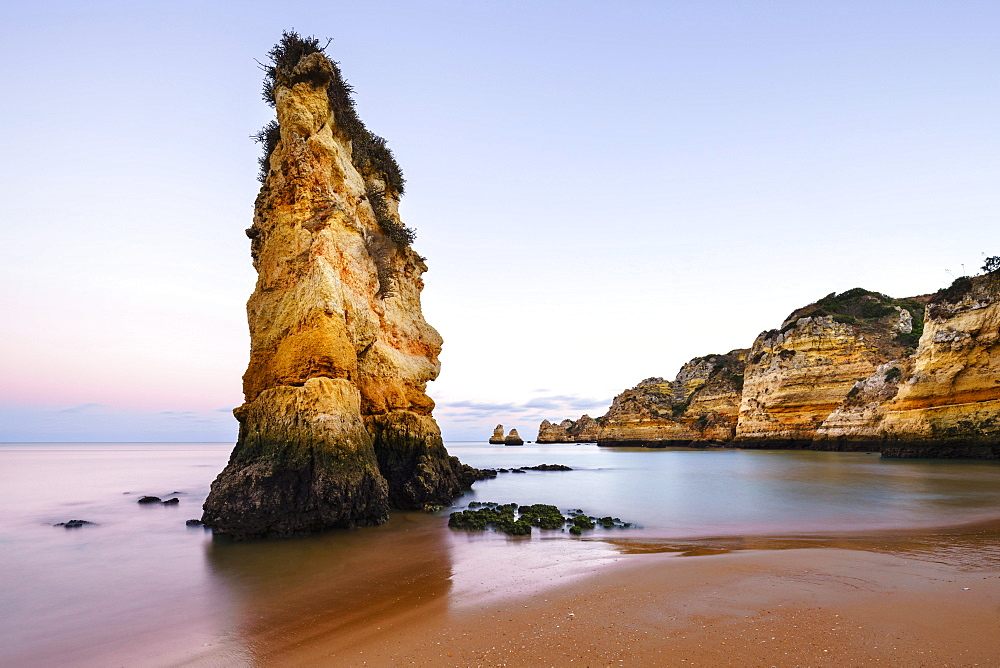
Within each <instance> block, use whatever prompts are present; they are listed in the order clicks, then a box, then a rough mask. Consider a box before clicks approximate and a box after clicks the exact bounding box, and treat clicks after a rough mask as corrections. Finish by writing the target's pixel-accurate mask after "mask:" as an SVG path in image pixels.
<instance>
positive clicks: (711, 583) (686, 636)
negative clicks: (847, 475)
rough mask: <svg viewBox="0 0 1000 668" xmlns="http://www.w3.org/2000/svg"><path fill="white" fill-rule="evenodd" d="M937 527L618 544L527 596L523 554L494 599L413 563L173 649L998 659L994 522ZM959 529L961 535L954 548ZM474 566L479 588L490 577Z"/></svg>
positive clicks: (545, 657)
mask: <svg viewBox="0 0 1000 668" xmlns="http://www.w3.org/2000/svg"><path fill="white" fill-rule="evenodd" d="M417 533H419V532H417ZM946 533H948V532H946ZM950 533H951V534H955V535H951V536H949V537H945V536H939V537H938V538H939V540H938V541H937V546H938V548H939V549H932V548H930V547H928V545H929V544H930V543H932V542H934V541H932V540H931V539H930V538H928V537H927V535H926V534H921V536H923V539H922V540H917V538H918V535H917V534H915V533H914V534H911V533H906V532H903V533H901V534H899V535H896V536H895V538H896V539H897V540H896V541H895V543H893V541H891V540H889V538H890V537H891V535H890V534H883V535H882V536H881V537H879V538H877V540H876V541H873V540H872V539H871V538H870V537H869V538H867V539H863V538H855V539H854V544H853V545H852V546H851V547H852V548H853V549H844V548H842V547H835V546H834V545H837V544H838V543H841V542H842V540H843V539H837V538H834V539H827V542H826V543H822V542H821V540H820V539H819V538H813V539H811V540H812V542H811V543H808V542H807V543H806V544H807V545H809V544H811V545H814V546H813V547H798V546H796V544H795V541H793V540H789V539H782V540H778V539H756V540H755V541H751V543H750V545H749V546H750V547H751V548H753V549H741V550H738V551H733V552H723V553H718V554H711V551H702V552H700V554H702V555H703V556H681V554H682V553H679V552H676V551H675V550H676V549H677V547H676V546H675V545H668V544H657V543H649V542H646V543H640V542H637V541H631V540H625V541H620V543H619V544H618V545H609V544H605V545H609V546H610V547H611V548H612V549H613V550H614V552H608V553H604V552H601V553H596V552H595V553H592V554H591V557H592V558H590V559H588V560H585V561H584V562H583V563H582V564H576V569H575V571H574V574H573V576H572V578H571V579H568V581H566V582H561V581H560V578H559V577H552V576H551V573H549V574H548V575H546V578H545V579H546V581H545V582H544V583H542V584H543V585H544V586H542V587H541V588H540V589H539V591H538V593H535V594H531V593H529V590H530V589H531V587H530V586H528V585H530V584H531V583H532V582H534V583H536V584H539V583H538V578H537V577H536V575H535V574H533V573H532V572H531V571H532V570H533V562H532V561H531V560H530V559H529V560H526V561H525V562H524V565H525V570H524V574H523V578H521V582H520V584H521V585H523V586H521V587H510V591H511V592H513V593H512V594H511V595H509V596H507V597H502V596H501V597H498V596H483V597H482V598H481V599H477V597H476V595H475V592H474V591H469V590H468V588H466V590H464V591H462V592H457V591H456V590H455V588H454V586H453V585H452V586H451V587H450V588H449V586H446V585H445V583H444V582H442V579H441V575H442V574H441V573H437V574H436V575H435V576H434V577H432V578H430V579H425V580H421V579H420V577H418V576H417V571H410V579H409V580H408V581H407V582H399V583H398V586H396V587H394V588H391V589H392V591H391V592H388V591H387V592H386V593H391V596H382V597H380V598H378V600H377V601H375V600H365V599H364V598H363V597H361V596H359V595H357V594H354V596H353V597H351V598H347V599H341V600H339V604H338V605H339V608H340V610H339V612H338V610H336V609H334V608H333V607H331V606H330V604H329V601H327V602H326V603H325V604H323V605H313V606H311V607H310V608H307V609H303V608H297V609H288V608H286V609H285V610H284V611H283V612H280V613H276V612H275V611H274V608H273V606H274V605H276V604H277V603H278V599H280V595H279V596H278V597H277V598H273V599H271V600H268V599H269V597H260V596H254V597H253V608H252V609H250V610H244V611H243V614H244V615H245V617H246V618H247V619H249V618H251V617H253V618H256V620H257V621H258V622H259V623H256V624H255V623H251V622H248V623H247V624H245V625H244V626H243V629H242V638H241V641H240V643H239V644H240V645H241V646H242V648H243V651H242V652H241V653H238V654H234V653H231V652H229V653H227V652H226V651H225V649H224V648H210V647H209V648H203V649H202V651H199V652H196V653H194V654H191V653H188V654H187V655H186V656H184V657H181V656H177V657H176V659H177V663H182V664H194V665H226V664H227V663H228V664H229V665H232V663H234V662H235V663H243V662H248V663H253V664H254V665H283V666H289V665H290V666H307V665H337V666H362V665H369V666H382V665H418V666H432V665H433V666H503V665H507V666H541V665H552V666H565V665H583V666H607V665H613V666H628V665H643V666H645V665H656V666H691V665H711V666H758V665H759V666H814V665H831V666H847V665H852V666H853V665H869V664H871V665H874V664H882V665H902V666H974V665H980V666H991V665H998V664H1000V634H998V633H997V631H998V630H1000V568H997V565H996V560H995V559H994V558H993V556H992V553H993V552H994V551H995V547H996V533H995V531H993V530H992V529H990V530H985V529H982V528H979V529H976V528H973V530H969V529H956V530H952V531H950ZM959 534H960V535H962V536H965V537H966V545H965V547H964V548H963V549H961V550H958V551H957V552H956V550H955V548H954V545H955V544H956V540H957V539H956V535H959ZM416 538H417V534H414V535H413V536H411V538H410V542H408V543H407V544H406V546H405V547H404V550H410V551H411V552H410V553H411V555H416V554H417V553H415V552H413V551H412V550H414V549H418V548H420V547H426V545H423V544H422V543H420V540H417V542H412V541H413V540H414V539H416ZM421 540H422V539H421ZM887 541H888V542H887ZM977 541H978V546H977V544H976V542H977ZM550 542H551V544H552V546H553V547H551V549H550V548H544V549H550V554H549V556H550V557H552V556H553V555H556V556H555V559H556V561H559V560H564V559H565V558H566V557H567V556H569V557H570V558H571V557H572V551H573V549H579V548H582V547H584V544H581V543H579V542H575V543H574V542H573V541H550ZM557 542H558V543H559V544H558V545H556V543H557ZM592 542H594V543H599V542H601V541H592ZM957 542H958V543H959V544H960V543H961V541H960V540H958V541H957ZM418 543H420V544H418ZM538 545H539V542H538V541H537V540H536V547H537V546H538ZM887 545H888V547H887ZM865 547H866V548H867V549H859V548H865ZM484 548H485V553H486V554H490V552H491V550H493V549H494V548H496V549H497V550H499V551H496V552H493V554H494V555H495V554H501V553H502V551H503V550H505V549H506V550H508V551H509V552H511V555H510V556H516V553H517V548H514V549H511V546H509V545H508V547H507V548H504V547H503V542H502V541H495V540H494V541H493V542H491V543H490V542H481V544H480V545H479V546H476V547H474V549H477V550H481V551H482V550H484ZM761 548H764V549H761ZM980 548H982V549H980ZM532 549H535V548H532ZM717 551H719V552H721V551H722V550H721V549H718V550H717ZM684 553H686V554H699V552H698V551H697V550H691V549H687V550H685V552H684ZM419 554H420V556H419V557H418V559H417V560H418V561H422V562H423V563H424V564H425V565H427V564H430V563H437V558H436V555H434V554H432V553H428V552H422V553H419ZM581 554H582V555H586V551H585V550H584V551H582V552H581ZM612 554H613V555H614V556H609V555H612ZM958 554H961V555H962V556H961V558H957V555H958ZM977 554H982V555H984V557H985V558H984V559H981V560H977V558H976V555H977ZM437 556H440V555H437ZM487 561H489V559H487ZM495 563H496V564H497V566H498V567H500V564H499V563H498V562H495ZM564 563H565V562H564ZM536 565H544V564H543V560H539V561H537V563H536ZM481 566H482V564H481ZM508 566H509V564H508ZM482 568H483V569H484V570H483V572H482V573H481V577H482V579H483V586H484V591H485V588H486V587H487V585H488V584H489V582H488V581H489V578H490V574H489V573H488V568H485V567H484V566H483V567H482ZM417 570H418V571H423V570H424V569H417ZM509 575H510V574H509V573H508V574H507V577H508V579H509ZM454 577H455V574H454V573H453V574H452V576H451V579H452V580H453V579H454ZM511 582H513V581H511ZM300 600H301V599H300ZM388 603H391V604H388ZM345 610H349V611H350V614H345V612H344V611H345ZM248 649H249V654H247V653H245V652H246V651H247V650H248Z"/></svg>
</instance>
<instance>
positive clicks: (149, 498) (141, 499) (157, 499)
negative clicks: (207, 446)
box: [136, 496, 163, 503]
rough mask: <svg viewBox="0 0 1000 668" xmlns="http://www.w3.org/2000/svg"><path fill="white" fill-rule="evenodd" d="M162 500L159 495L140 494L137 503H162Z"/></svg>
mask: <svg viewBox="0 0 1000 668" xmlns="http://www.w3.org/2000/svg"><path fill="white" fill-rule="evenodd" d="M162 501H163V500H162V499H161V498H160V497H158V496H140V497H139V500H138V501H136V503H162Z"/></svg>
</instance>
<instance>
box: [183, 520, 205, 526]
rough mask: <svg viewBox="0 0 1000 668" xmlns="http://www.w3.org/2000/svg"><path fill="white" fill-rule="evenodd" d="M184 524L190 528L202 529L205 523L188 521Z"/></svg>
mask: <svg viewBox="0 0 1000 668" xmlns="http://www.w3.org/2000/svg"><path fill="white" fill-rule="evenodd" d="M184 524H185V525H187V526H189V527H200V526H203V525H204V524H205V523H204V522H202V521H201V520H188V521H187V522H185V523H184Z"/></svg>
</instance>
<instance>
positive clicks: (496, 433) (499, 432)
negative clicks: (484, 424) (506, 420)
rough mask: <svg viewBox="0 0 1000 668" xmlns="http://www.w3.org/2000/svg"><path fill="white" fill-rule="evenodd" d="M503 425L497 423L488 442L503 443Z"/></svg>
mask: <svg viewBox="0 0 1000 668" xmlns="http://www.w3.org/2000/svg"><path fill="white" fill-rule="evenodd" d="M503 438H504V437H503V425H502V424H498V425H497V426H496V428H495V429H494V430H493V435H492V436H490V443H492V444H493V445H503Z"/></svg>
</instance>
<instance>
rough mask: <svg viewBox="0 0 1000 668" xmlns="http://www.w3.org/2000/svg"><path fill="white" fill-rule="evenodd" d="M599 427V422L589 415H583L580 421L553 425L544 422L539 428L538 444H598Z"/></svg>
mask: <svg viewBox="0 0 1000 668" xmlns="http://www.w3.org/2000/svg"><path fill="white" fill-rule="evenodd" d="M598 430H599V425H598V424H597V420H595V419H594V418H592V417H590V416H589V415H583V416H581V417H580V419H579V420H563V421H562V422H560V423H559V424H552V423H551V422H549V421H548V420H542V423H541V425H539V427H538V438H537V439H536V441H535V442H536V443H596V442H597V436H598Z"/></svg>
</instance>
